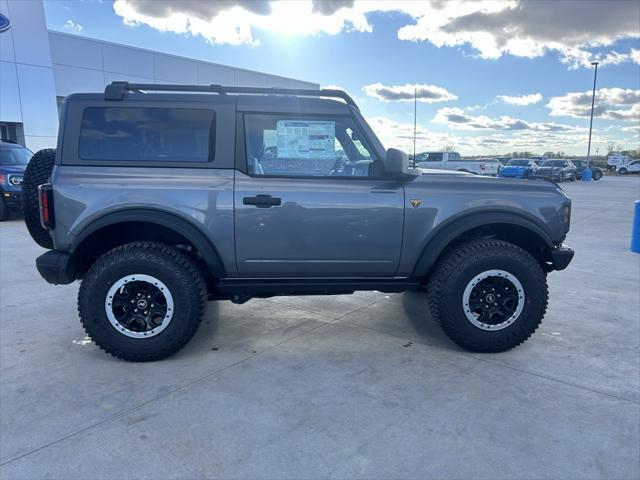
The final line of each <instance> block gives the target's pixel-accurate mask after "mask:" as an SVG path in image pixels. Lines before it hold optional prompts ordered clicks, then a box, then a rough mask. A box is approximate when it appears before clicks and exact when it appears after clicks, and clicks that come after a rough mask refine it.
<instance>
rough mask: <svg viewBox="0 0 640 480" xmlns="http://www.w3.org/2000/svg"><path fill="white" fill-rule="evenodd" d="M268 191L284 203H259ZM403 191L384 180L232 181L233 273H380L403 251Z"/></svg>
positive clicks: (389, 271) (392, 267)
mask: <svg viewBox="0 0 640 480" xmlns="http://www.w3.org/2000/svg"><path fill="white" fill-rule="evenodd" d="M259 194H268V195H271V196H273V197H276V198H280V199H281V201H282V205H280V206H274V207H270V208H257V207H256V206H254V205H243V198H244V197H253V196H256V195H259ZM404 203H405V202H404V188H403V186H402V183H400V182H397V181H389V180H375V179H350V178H338V179H336V178H331V177H325V178H312V179H309V178H300V179H297V178H261V177H250V176H248V175H245V174H243V173H241V172H238V173H237V175H236V184H235V205H236V206H235V218H236V221H235V229H236V230H235V231H236V260H237V264H238V272H239V273H240V275H243V276H250V277H251V276H276V277H279V276H304V277H306V276H312V277H321V276H329V277H331V276H333V277H335V276H348V277H358V276H386V277H391V276H393V275H394V274H395V272H396V270H397V267H398V262H399V260H400V251H401V248H402V229H403V223H404Z"/></svg>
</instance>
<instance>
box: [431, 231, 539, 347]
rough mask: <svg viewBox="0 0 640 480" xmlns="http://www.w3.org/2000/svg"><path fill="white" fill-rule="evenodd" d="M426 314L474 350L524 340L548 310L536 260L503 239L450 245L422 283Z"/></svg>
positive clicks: (506, 345)
mask: <svg viewBox="0 0 640 480" xmlns="http://www.w3.org/2000/svg"><path fill="white" fill-rule="evenodd" d="M427 289H428V294H427V295H428V299H429V307H430V310H431V315H432V317H433V318H434V320H436V322H437V323H439V324H440V326H441V327H442V329H443V330H444V332H445V333H446V335H447V336H448V337H449V338H450V339H451V340H453V341H454V342H455V343H456V344H458V345H459V346H460V347H462V348H464V349H466V350H470V351H473V352H503V351H506V350H509V349H511V348H514V347H516V346H518V345H520V344H521V343H523V342H524V341H525V340H527V339H528V338H529V337H530V336H531V335H532V334H533V332H535V330H536V329H537V328H538V326H539V325H540V322H541V321H542V318H543V317H544V314H545V312H546V309H547V300H548V290H547V280H546V275H545V273H544V271H543V269H542V268H541V267H540V265H539V264H538V262H537V261H536V260H535V259H534V258H533V257H532V256H531V255H530V254H529V253H527V252H525V251H524V250H522V249H521V248H519V247H517V246H515V245H513V244H511V243H508V242H504V241H502V240H475V241H471V242H468V243H465V244H462V245H459V246H457V247H454V248H452V249H451V250H449V251H448V252H447V253H446V254H445V255H444V257H443V258H441V259H440V260H439V262H438V263H437V264H436V266H435V268H434V271H433V273H432V275H431V277H430V279H429V281H428V284H427Z"/></svg>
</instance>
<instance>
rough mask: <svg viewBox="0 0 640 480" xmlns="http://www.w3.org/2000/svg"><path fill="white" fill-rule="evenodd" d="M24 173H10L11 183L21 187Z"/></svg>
mask: <svg viewBox="0 0 640 480" xmlns="http://www.w3.org/2000/svg"><path fill="white" fill-rule="evenodd" d="M22 179H23V177H22V175H9V184H10V185H12V186H14V187H19V186H21V185H22Z"/></svg>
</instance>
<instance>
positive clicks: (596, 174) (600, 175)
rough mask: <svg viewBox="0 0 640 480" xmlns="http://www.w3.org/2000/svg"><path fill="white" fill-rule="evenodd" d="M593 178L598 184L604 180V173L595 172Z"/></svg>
mask: <svg viewBox="0 0 640 480" xmlns="http://www.w3.org/2000/svg"><path fill="white" fill-rule="evenodd" d="M592 178H593V179H594V180H595V181H596V182H597V181H598V180H600V179H601V178H602V173H600V172H593V175H592Z"/></svg>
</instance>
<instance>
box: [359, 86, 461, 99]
mask: <svg viewBox="0 0 640 480" xmlns="http://www.w3.org/2000/svg"><path fill="white" fill-rule="evenodd" d="M362 90H363V91H364V93H366V94H367V95H368V96H370V97H373V98H377V99H378V100H381V101H383V102H413V99H414V95H415V96H416V97H417V99H418V101H419V102H424V103H436V102H447V101H449V100H457V99H458V97H457V96H455V95H454V94H453V93H451V92H448V91H447V90H446V89H444V88H442V87H438V86H436V85H426V84H408V83H407V84H405V85H383V84H381V83H372V84H370V85H365V86H364V87H362Z"/></svg>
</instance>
